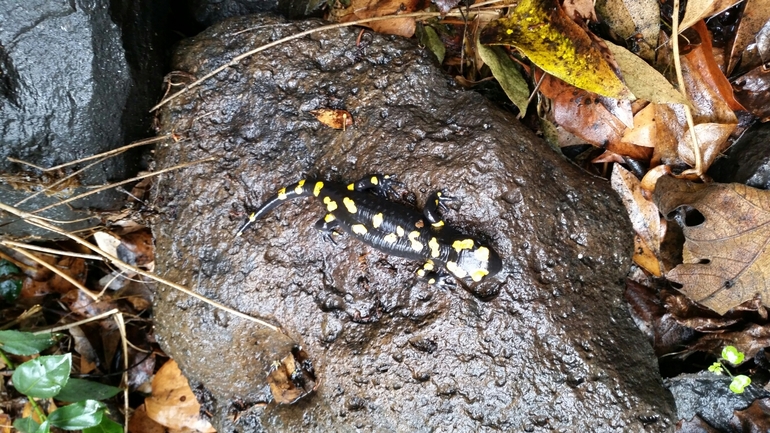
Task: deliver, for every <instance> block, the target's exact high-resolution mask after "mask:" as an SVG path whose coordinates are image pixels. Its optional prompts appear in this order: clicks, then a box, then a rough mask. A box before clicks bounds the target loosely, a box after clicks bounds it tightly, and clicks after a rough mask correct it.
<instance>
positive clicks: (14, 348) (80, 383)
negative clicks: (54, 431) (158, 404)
mask: <svg viewBox="0 0 770 433" xmlns="http://www.w3.org/2000/svg"><path fill="white" fill-rule="evenodd" d="M56 337H57V336H55V335H53V334H47V335H38V334H33V333H30V332H19V331H0V360H2V362H3V363H5V365H6V367H7V368H8V369H10V370H14V372H13V376H12V381H13V386H14V388H16V390H17V391H19V392H20V393H22V394H24V395H26V396H27V398H28V399H29V404H30V406H32V410H33V412H34V415H35V416H36V417H37V419H38V420H40V422H39V423H38V421H36V420H35V419H33V418H32V415H30V416H28V417H26V418H20V419H17V420H16V421H14V423H13V426H14V428H16V429H17V430H19V431H20V432H22V433H49V432H50V431H51V427H58V428H60V429H64V430H82V431H83V433H97V432H99V433H120V432H123V426H121V425H120V424H118V423H116V422H114V421H112V420H111V419H109V417H107V416H106V412H107V409H106V407H105V405H104V404H103V403H101V402H100V401H99V400H104V399H107V398H110V397H112V396H114V395H115V394H117V393H118V392H120V388H116V387H114V386H108V385H102V384H101V383H97V382H89V381H87V380H82V379H76V378H70V368H71V367H72V354H70V353H67V354H65V355H51V356H39V357H37V358H34V359H31V360H29V361H27V362H25V363H23V364H21V365H19V366H18V367H15V366H14V364H13V363H12V362H11V360H10V359H8V355H7V353H11V354H14V355H22V356H30V355H36V354H39V353H40V352H41V351H42V350H45V349H47V348H49V347H51V346H52V345H53V344H54V343H55V342H56ZM35 398H41V399H48V398H54V399H56V400H58V401H63V402H69V403H71V404H69V405H66V406H61V407H59V408H58V409H56V410H55V411H53V412H51V413H50V414H48V415H47V416H46V415H45V413H43V410H42V409H41V408H40V406H39V405H38V404H37V402H36V401H35Z"/></svg>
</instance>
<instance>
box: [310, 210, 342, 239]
mask: <svg viewBox="0 0 770 433" xmlns="http://www.w3.org/2000/svg"><path fill="white" fill-rule="evenodd" d="M339 225H340V223H339V221H337V218H336V217H335V216H334V214H332V213H328V214H326V216H325V217H323V218H321V219H320V220H318V222H316V223H315V228H316V230H318V231H319V232H321V237H322V238H323V240H324V241H329V242H331V243H333V244H334V245H337V242H335V241H334V234H335V233H337V231H336V229H337V227H339Z"/></svg>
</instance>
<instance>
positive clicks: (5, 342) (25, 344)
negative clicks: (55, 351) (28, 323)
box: [0, 331, 56, 356]
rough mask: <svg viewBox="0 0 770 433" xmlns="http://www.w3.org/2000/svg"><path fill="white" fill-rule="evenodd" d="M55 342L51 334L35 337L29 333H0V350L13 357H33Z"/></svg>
mask: <svg viewBox="0 0 770 433" xmlns="http://www.w3.org/2000/svg"><path fill="white" fill-rule="evenodd" d="M55 342H56V339H55V338H54V335H52V334H39V335H35V334H33V333H31V332H20V331H0V349H2V350H4V351H6V352H8V353H12V354H14V355H26V356H28V355H35V354H38V353H40V352H41V351H43V350H45V349H48V348H49V347H51V346H52V345H53V344H54V343H55Z"/></svg>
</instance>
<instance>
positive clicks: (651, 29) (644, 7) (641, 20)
mask: <svg viewBox="0 0 770 433" xmlns="http://www.w3.org/2000/svg"><path fill="white" fill-rule="evenodd" d="M596 12H597V13H598V14H599V15H600V16H601V17H602V20H603V21H604V22H606V23H607V25H608V26H609V27H610V29H611V30H612V31H614V32H615V33H616V34H617V35H618V36H620V37H621V38H623V39H626V40H629V39H633V40H634V41H635V43H636V45H637V46H638V48H639V49H638V55H639V57H641V58H643V59H646V60H650V61H652V60H653V59H654V58H655V49H656V48H657V47H658V34H659V32H660V5H659V3H658V1H657V0H598V1H597V2H596ZM638 36H641V38H639V37H638ZM633 51H634V52H637V50H633ZM624 78H625V75H624ZM631 91H632V92H633V89H631ZM634 95H636V96H637V97H640V96H639V95H637V94H636V93H634Z"/></svg>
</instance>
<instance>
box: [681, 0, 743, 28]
mask: <svg viewBox="0 0 770 433" xmlns="http://www.w3.org/2000/svg"><path fill="white" fill-rule="evenodd" d="M740 1H742V0H690V1H688V2H687V8H686V9H685V12H684V18H682V22H681V23H680V26H679V32H680V33H681V32H683V31H685V30H687V28H688V27H690V26H692V25H693V24H695V23H696V22H698V21H700V20H702V19H703V18H706V17H710V16H712V15H716V14H718V13H719V12H722V11H723V10H725V9H727V8H730V7H732V6H733V5H735V4H736V3H738V2H740Z"/></svg>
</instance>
